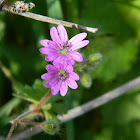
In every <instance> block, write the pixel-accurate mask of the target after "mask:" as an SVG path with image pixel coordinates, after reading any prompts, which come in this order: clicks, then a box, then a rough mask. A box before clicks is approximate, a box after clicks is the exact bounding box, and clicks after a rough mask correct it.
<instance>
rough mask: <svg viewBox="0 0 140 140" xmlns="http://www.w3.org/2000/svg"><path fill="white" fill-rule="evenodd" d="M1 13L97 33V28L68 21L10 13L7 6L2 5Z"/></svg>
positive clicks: (30, 14)
mask: <svg viewBox="0 0 140 140" xmlns="http://www.w3.org/2000/svg"><path fill="white" fill-rule="evenodd" d="M1 11H5V12H11V13H13V14H17V15H20V16H24V17H28V18H31V19H35V20H39V21H42V22H48V23H52V24H57V25H58V24H61V25H63V26H66V27H70V28H77V29H82V30H85V31H89V32H92V33H96V32H97V31H98V28H92V27H86V26H82V25H79V24H75V23H71V22H68V21H63V20H58V19H54V18H51V17H47V16H43V15H39V14H34V13H31V12H23V13H17V12H14V11H12V10H11V7H10V6H7V5H4V6H3V7H2V8H1Z"/></svg>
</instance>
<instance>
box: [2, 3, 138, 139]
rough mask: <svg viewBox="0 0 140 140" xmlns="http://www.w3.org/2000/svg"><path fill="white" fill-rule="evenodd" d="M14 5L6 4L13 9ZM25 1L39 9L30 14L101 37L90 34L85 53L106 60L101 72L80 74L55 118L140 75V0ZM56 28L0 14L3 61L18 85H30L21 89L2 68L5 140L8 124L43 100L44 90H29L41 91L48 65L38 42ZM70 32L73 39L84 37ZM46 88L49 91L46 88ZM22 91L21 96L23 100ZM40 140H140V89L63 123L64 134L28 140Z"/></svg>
mask: <svg viewBox="0 0 140 140" xmlns="http://www.w3.org/2000/svg"><path fill="white" fill-rule="evenodd" d="M12 2H13V1H7V3H8V4H11V3H12ZM26 2H33V3H35V5H36V7H35V8H34V9H32V10H31V12H34V13H37V14H41V15H47V16H50V17H53V18H57V19H62V20H67V21H70V22H74V23H78V24H81V25H85V26H89V27H97V28H98V29H99V31H98V32H97V33H96V34H92V33H90V32H88V36H87V39H88V40H90V44H89V45H88V46H86V47H85V48H83V49H81V50H80V51H81V53H82V54H83V56H84V59H88V58H89V56H90V55H92V54H94V53H101V54H102V55H103V59H102V61H101V62H100V64H99V65H98V66H97V67H96V69H91V67H90V68H88V66H87V67H86V68H83V69H82V71H80V72H79V75H80V77H81V81H79V82H78V84H79V87H78V89H76V90H69V93H68V94H67V95H66V96H65V97H63V98H61V97H60V98H61V100H62V101H63V106H62V104H60V106H59V105H56V107H55V108H54V109H55V111H56V113H58V114H59V113H63V110H68V109H70V108H73V107H76V106H77V105H80V104H83V103H85V102H87V101H89V100H92V99H94V98H96V97H98V96H100V95H102V94H103V93H105V92H107V91H109V90H112V89H114V88H115V87H117V86H120V85H122V84H123V83H125V82H127V81H129V80H131V79H133V78H135V77H137V76H139V74H140V56H139V55H140V0H41V1H39V0H32V1H29V0H26ZM52 26H53V25H52V24H48V23H43V22H40V21H35V20H32V19H28V18H25V17H21V16H17V15H14V14H10V13H4V12H1V13H0V61H1V62H2V64H3V65H4V66H5V67H6V68H7V69H8V70H9V71H10V73H11V74H12V76H13V77H14V79H15V80H16V81H18V83H22V85H28V86H25V87H24V88H23V87H22V86H21V87H18V90H17V87H16V85H15V83H13V81H11V80H10V79H9V78H7V77H6V76H5V74H4V72H3V70H1V69H0V136H5V137H6V135H7V134H8V131H9V129H10V126H11V125H10V124H9V123H8V122H9V121H10V120H11V119H12V118H15V117H16V116H18V114H20V113H22V112H23V111H24V109H25V108H27V107H28V106H29V105H30V102H33V103H35V102H36V101H37V100H39V99H40V98H41V96H42V95H43V92H42V93H41V91H40V90H41V89H39V91H40V92H32V91H31V90H30V89H31V88H32V85H33V87H34V88H38V87H39V86H38V85H39V81H40V76H41V75H42V74H43V73H45V72H46V71H45V65H46V64H47V62H46V61H45V60H44V55H42V54H41V53H40V52H39V48H40V47H41V45H40V44H39V41H40V40H41V39H50V35H49V30H50V27H52ZM55 26H56V25H55ZM66 29H67V31H68V35H69V38H71V37H72V36H74V35H75V34H77V33H79V32H83V31H80V30H77V29H70V28H66ZM37 79H38V80H37ZM91 82H92V85H91V84H90V83H91ZM15 87H16V88H15ZM40 88H41V87H40ZM42 88H43V90H46V89H44V87H43V84H42ZM17 91H18V92H21V94H20V95H21V96H20V95H18V93H17ZM13 93H14V95H15V96H17V97H15V96H13ZM28 94H29V95H28ZM30 95H31V96H30ZM38 96H39V97H38ZM57 96H59V95H57ZM21 98H23V99H21ZM23 108H24V109H23ZM57 109H58V110H59V111H58V112H57ZM19 131H20V129H18V131H15V133H18V132H19ZM21 131H22V130H21ZM38 139H42V140H43V139H47V140H55V139H60V140H63V139H66V140H74V139H76V140H140V88H136V89H134V90H132V91H130V92H129V93H127V94H125V95H124V96H122V97H119V98H118V99H115V100H113V101H111V102H110V103H108V104H106V105H104V106H102V107H100V108H98V109H95V110H93V111H91V112H89V113H87V114H85V115H83V116H81V117H78V118H77V119H75V120H73V121H70V122H68V123H65V124H63V125H62V126H61V131H60V134H59V135H55V136H50V135H47V134H45V133H40V134H37V135H36V136H33V137H31V138H28V139H27V140H38Z"/></svg>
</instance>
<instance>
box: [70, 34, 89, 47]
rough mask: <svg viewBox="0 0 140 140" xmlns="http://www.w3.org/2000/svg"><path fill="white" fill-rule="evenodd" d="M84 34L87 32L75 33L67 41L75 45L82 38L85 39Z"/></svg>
mask: <svg viewBox="0 0 140 140" xmlns="http://www.w3.org/2000/svg"><path fill="white" fill-rule="evenodd" d="M86 36H87V33H80V34H77V35H75V36H74V37H72V38H71V39H70V40H69V43H70V44H72V45H75V44H76V43H78V42H81V41H82V40H83V39H85V38H86Z"/></svg>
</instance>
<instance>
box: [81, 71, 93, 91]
mask: <svg viewBox="0 0 140 140" xmlns="http://www.w3.org/2000/svg"><path fill="white" fill-rule="evenodd" d="M80 81H81V84H82V85H83V86H84V87H86V88H89V87H90V86H91V84H92V80H91V77H90V75H89V74H87V73H84V74H83V75H82V76H81V78H80Z"/></svg>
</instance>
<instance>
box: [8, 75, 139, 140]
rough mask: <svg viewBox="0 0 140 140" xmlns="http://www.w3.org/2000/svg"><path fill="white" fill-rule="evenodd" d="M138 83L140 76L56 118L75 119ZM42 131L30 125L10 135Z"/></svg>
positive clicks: (14, 138) (15, 138)
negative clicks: (18, 132)
mask: <svg viewBox="0 0 140 140" xmlns="http://www.w3.org/2000/svg"><path fill="white" fill-rule="evenodd" d="M139 85H140V76H139V77H137V78H135V79H134V80H132V81H130V82H128V83H126V84H124V85H122V86H120V87H118V88H116V89H114V90H112V91H109V92H107V93H105V94H103V95H102V96H100V97H98V98H96V99H94V100H92V101H89V102H88V103H85V104H83V105H81V106H78V107H75V108H74V109H71V110H69V111H68V113H67V114H64V115H63V116H58V119H59V120H60V121H61V122H62V123H64V122H67V121H70V120H72V119H75V118H77V117H79V116H81V115H83V114H85V113H87V112H89V111H91V110H93V109H95V108H97V107H100V106H101V105H104V104H106V103H108V102H110V101H112V100H113V99H116V98H117V97H120V96H122V95H123V94H125V93H127V92H128V91H130V90H131V89H133V88H135V87H137V86H139ZM42 131H43V129H41V128H39V127H32V128H29V129H27V130H25V131H23V132H21V133H20V134H17V135H14V136H12V137H11V140H21V139H25V138H28V137H31V136H33V135H35V134H37V133H40V132H42Z"/></svg>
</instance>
